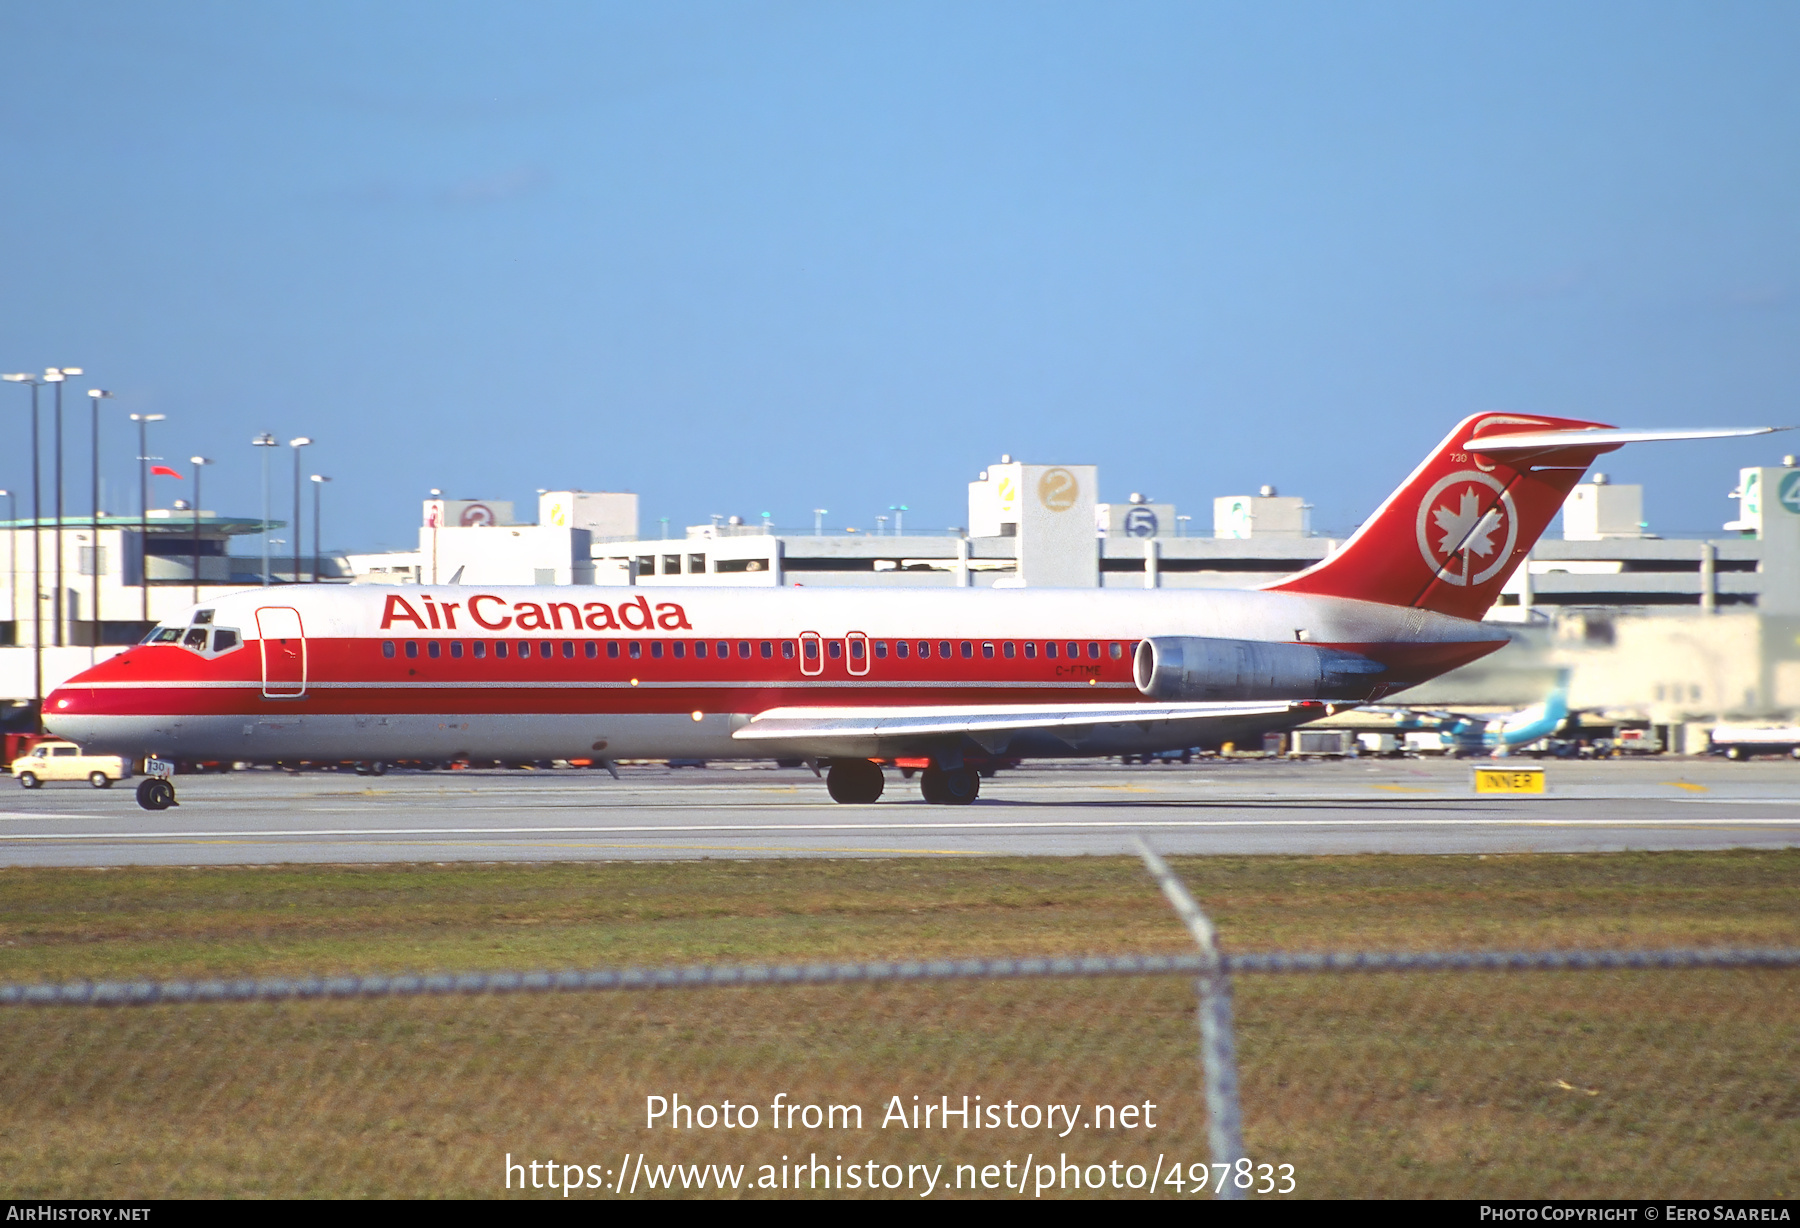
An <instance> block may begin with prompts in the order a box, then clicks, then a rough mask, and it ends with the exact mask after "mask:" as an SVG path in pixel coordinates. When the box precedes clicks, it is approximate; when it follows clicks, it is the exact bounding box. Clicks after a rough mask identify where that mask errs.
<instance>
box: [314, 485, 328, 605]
mask: <svg viewBox="0 0 1800 1228" xmlns="http://www.w3.org/2000/svg"><path fill="white" fill-rule="evenodd" d="M329 481H331V479H330V478H328V477H326V476H325V475H324V474H322V473H315V474H313V475H312V484H313V569H312V582H313V583H314V584H317V583H318V582H319V560H320V559H321V558H323V557H324V551H323V549H322V548H321V547H320V545H319V540H320V538H319V492H320V491H322V490H324V489H325V483H327V482H329Z"/></svg>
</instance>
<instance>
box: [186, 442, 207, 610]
mask: <svg viewBox="0 0 1800 1228" xmlns="http://www.w3.org/2000/svg"><path fill="white" fill-rule="evenodd" d="M188 461H189V462H190V463H191V464H192V465H193V466H194V604H195V605H199V604H200V470H201V468H202V467H204V466H206V465H210V464H212V461H210V460H208V459H207V458H206V457H204V456H190V457H188Z"/></svg>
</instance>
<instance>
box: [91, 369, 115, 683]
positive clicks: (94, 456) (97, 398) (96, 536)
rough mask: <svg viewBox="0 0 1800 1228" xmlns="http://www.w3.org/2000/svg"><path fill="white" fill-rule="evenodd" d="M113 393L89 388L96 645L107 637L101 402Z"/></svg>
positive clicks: (108, 398) (102, 389) (109, 397)
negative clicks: (103, 610)
mask: <svg viewBox="0 0 1800 1228" xmlns="http://www.w3.org/2000/svg"><path fill="white" fill-rule="evenodd" d="M111 397H112V393H110V392H108V391H107V390H106V389H104V388H89V389H88V404H89V405H90V406H91V407H92V409H93V413H92V415H91V420H90V421H89V423H88V444H89V452H88V461H89V472H88V480H89V485H90V486H91V487H92V490H93V496H94V499H93V506H92V508H91V509H90V514H89V516H88V535H89V536H90V537H91V538H93V542H94V647H96V648H98V647H99V646H100V645H101V643H102V642H104V640H105V637H104V636H102V635H101V634H100V572H101V570H102V568H101V566H100V402H101V401H104V400H110V399H111Z"/></svg>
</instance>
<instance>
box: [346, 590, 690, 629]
mask: <svg viewBox="0 0 1800 1228" xmlns="http://www.w3.org/2000/svg"><path fill="white" fill-rule="evenodd" d="M418 602H419V604H418V606H417V607H415V606H414V605H413V604H412V602H410V601H408V600H407V599H406V598H405V597H402V596H400V595H399V594H398V593H395V594H392V595H390V596H389V597H388V599H387V604H386V605H385V606H384V607H383V608H382V611H381V629H382V630H383V631H387V630H390V629H391V628H393V627H394V626H395V625H396V624H406V623H411V624H412V625H413V626H414V627H417V628H418V629H419V630H420V631H456V630H464V631H472V630H474V628H473V627H462V628H458V627H457V625H456V612H457V611H458V610H463V611H464V613H465V614H466V615H467V616H468V618H469V619H471V620H472V621H473V622H474V623H475V626H478V627H480V628H482V629H483V630H485V631H507V630H512V631H584V630H585V631H691V630H693V624H692V623H690V622H688V617H687V611H686V610H684V609H682V608H681V606H680V605H679V604H678V603H677V602H673V601H660V602H658V603H657V604H656V605H655V606H654V607H652V606H651V604H650V602H649V601H648V600H646V599H645V598H643V597H634V598H632V599H631V600H630V601H621V602H619V603H618V604H617V605H608V604H607V603H606V602H604V601H589V602H586V603H584V604H582V605H577V604H576V603H575V602H573V601H515V602H512V603H510V604H509V603H508V602H507V601H505V600H504V599H503V598H500V597H496V596H494V595H493V594H491V593H477V594H475V595H474V596H473V597H470V598H469V600H468V602H467V604H466V609H465V603H463V602H461V601H443V600H440V599H437V598H434V597H433V596H432V595H431V594H430V593H425V594H423V595H422V596H420V597H419V598H418ZM421 609H422V610H423V611H424V612H423V613H422V614H421V613H420V610H421ZM565 618H566V619H567V621H566V622H565V621H564V620H565Z"/></svg>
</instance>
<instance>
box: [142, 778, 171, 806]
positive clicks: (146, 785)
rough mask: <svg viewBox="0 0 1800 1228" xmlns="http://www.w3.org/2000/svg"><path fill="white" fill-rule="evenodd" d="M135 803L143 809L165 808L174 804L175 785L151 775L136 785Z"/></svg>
mask: <svg viewBox="0 0 1800 1228" xmlns="http://www.w3.org/2000/svg"><path fill="white" fill-rule="evenodd" d="M137 804H138V805H140V806H142V807H143V808H144V809H145V810H167V809H168V808H169V807H170V806H173V805H174V804H175V786H174V785H172V784H170V783H169V782H168V781H166V780H161V779H158V778H157V777H155V776H152V777H150V779H148V780H146V781H143V782H141V783H140V784H139V785H138V787H137Z"/></svg>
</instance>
